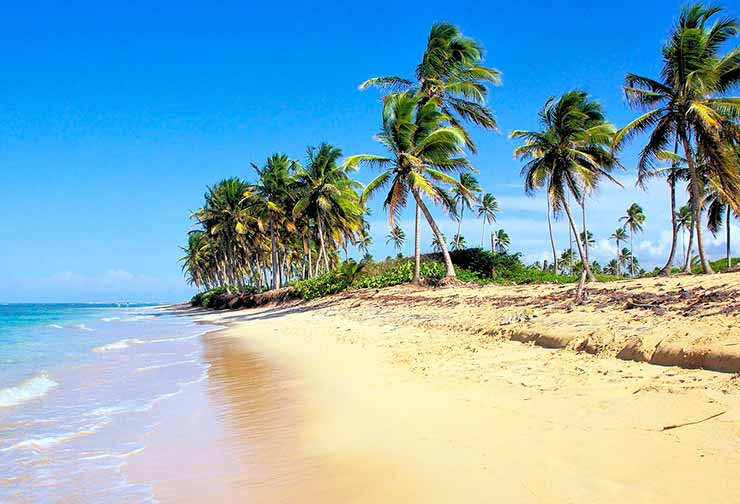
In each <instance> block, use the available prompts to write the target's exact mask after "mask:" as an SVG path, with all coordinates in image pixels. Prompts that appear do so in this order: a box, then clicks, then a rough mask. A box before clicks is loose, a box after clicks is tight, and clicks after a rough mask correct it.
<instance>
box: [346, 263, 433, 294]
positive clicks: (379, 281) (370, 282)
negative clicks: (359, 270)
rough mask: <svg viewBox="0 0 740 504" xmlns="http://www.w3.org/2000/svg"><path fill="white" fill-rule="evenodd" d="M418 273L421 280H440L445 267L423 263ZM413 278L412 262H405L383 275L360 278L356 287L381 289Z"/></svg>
mask: <svg viewBox="0 0 740 504" xmlns="http://www.w3.org/2000/svg"><path fill="white" fill-rule="evenodd" d="M420 273H421V276H422V278H442V277H443V276H444V275H445V267H444V264H440V263H438V262H425V263H422V264H421V269H420ZM413 278H414V262H413V261H406V262H403V263H402V264H400V265H399V266H396V267H395V268H393V269H390V270H386V271H384V272H383V273H379V274H377V275H371V276H365V277H363V278H360V279H359V280H358V281H357V283H356V286H357V287H360V288H365V289H382V288H383V287H391V286H393V285H400V284H403V283H408V282H410V281H411V280H413Z"/></svg>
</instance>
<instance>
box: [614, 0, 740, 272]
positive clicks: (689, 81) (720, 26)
mask: <svg viewBox="0 0 740 504" xmlns="http://www.w3.org/2000/svg"><path fill="white" fill-rule="evenodd" d="M721 10H722V9H721V8H718V7H705V6H703V5H701V4H698V3H695V4H690V5H688V6H686V7H684V8H683V9H682V10H681V14H680V17H679V20H678V23H677V24H676V26H675V27H674V29H673V31H672V33H671V35H670V38H669V40H668V42H667V43H666V45H665V46H664V47H663V68H662V70H661V80H660V81H657V80H653V79H650V78H647V77H642V76H638V75H633V74H627V76H626V77H625V85H624V92H625V96H626V98H627V101H628V102H629V103H630V104H631V105H632V106H634V107H635V108H639V109H642V110H645V111H646V112H645V113H644V114H643V115H641V116H640V117H638V118H637V119H635V120H633V121H632V122H631V123H629V124H628V125H627V126H625V127H624V128H622V130H620V132H619V133H618V134H617V136H616V137H615V144H616V145H619V144H620V143H621V142H622V141H624V140H625V139H627V138H630V137H632V136H633V135H635V134H637V133H641V132H646V131H650V136H649V139H648V142H647V144H646V146H645V147H644V148H643V149H642V152H641V153H640V156H639V161H638V170H640V171H645V170H647V169H649V168H650V167H651V166H652V165H653V164H654V162H655V160H656V159H658V158H659V154H660V153H661V152H662V151H664V150H665V149H666V147H667V146H668V145H670V144H671V143H673V144H675V145H681V146H682V147H683V151H684V157H685V158H686V161H687V164H688V167H689V179H690V192H691V202H692V203H691V204H692V211H693V214H694V217H693V226H694V228H695V231H696V239H697V248H698V250H699V257H700V259H701V266H702V271H703V272H704V273H707V274H709V273H713V271H712V266H711V265H710V264H709V260H708V258H707V256H706V254H705V252H704V241H703V236H702V226H701V195H700V191H701V187H702V186H701V180H700V176H699V173H698V170H697V162H696V155H695V153H696V151H697V150H701V151H702V153H703V155H704V156H705V157H706V158H707V159H708V160H710V163H709V167H710V173H708V174H707V175H708V176H709V178H712V179H715V180H718V181H722V182H721V184H722V186H723V187H725V188H727V189H728V193H730V194H732V195H733V201H732V202H731V203H732V205H733V206H734V207H736V210H740V204H738V201H737V199H738V198H740V196H739V195H740V190H739V189H740V179H739V178H738V175H737V173H735V172H734V171H733V170H732V169H731V167H732V164H733V161H732V159H733V158H734V157H735V153H733V152H732V151H731V150H730V149H728V148H727V146H726V143H725V142H724V141H723V138H727V137H728V136H734V137H735V138H737V131H736V119H737V117H738V115H740V98H732V97H726V96H723V95H724V94H726V92H727V91H729V90H730V89H732V88H733V87H734V86H735V85H737V84H738V83H740V57H738V50H737V49H735V50H731V51H730V52H728V53H727V54H726V55H724V56H720V54H719V51H720V48H721V46H722V45H723V44H724V43H725V42H726V41H727V40H728V39H729V38H730V37H732V36H734V35H735V34H736V33H737V31H738V24H737V22H736V20H735V19H732V18H721V19H719V20H717V21H715V22H713V23H711V24H710V22H711V21H712V19H713V18H715V16H716V15H717V14H718V13H720V12H721ZM672 192H673V187H672ZM672 199H673V200H674V201H675V197H674V196H672ZM674 205H675V204H674ZM674 211H675V206H674V208H672V212H674ZM673 228H674V233H673V234H674V241H675V239H676V236H677V234H676V233H677V230H676V225H675V222H674V226H673ZM669 262H670V261H669Z"/></svg>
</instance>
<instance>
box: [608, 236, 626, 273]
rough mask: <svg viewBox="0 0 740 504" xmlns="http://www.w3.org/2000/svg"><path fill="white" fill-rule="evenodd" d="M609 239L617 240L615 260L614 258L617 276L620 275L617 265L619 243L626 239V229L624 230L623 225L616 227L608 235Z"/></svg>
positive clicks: (618, 262) (618, 261) (618, 263)
mask: <svg viewBox="0 0 740 504" xmlns="http://www.w3.org/2000/svg"><path fill="white" fill-rule="evenodd" d="M609 239H610V240H614V241H615V242H617V260H616V266H617V276H619V275H621V273H620V271H619V265H620V263H621V261H620V260H619V244H620V243H621V242H624V241H627V231H625V230H624V228H623V227H620V228H617V230H616V231H614V233H612V235H611V236H610V237H609Z"/></svg>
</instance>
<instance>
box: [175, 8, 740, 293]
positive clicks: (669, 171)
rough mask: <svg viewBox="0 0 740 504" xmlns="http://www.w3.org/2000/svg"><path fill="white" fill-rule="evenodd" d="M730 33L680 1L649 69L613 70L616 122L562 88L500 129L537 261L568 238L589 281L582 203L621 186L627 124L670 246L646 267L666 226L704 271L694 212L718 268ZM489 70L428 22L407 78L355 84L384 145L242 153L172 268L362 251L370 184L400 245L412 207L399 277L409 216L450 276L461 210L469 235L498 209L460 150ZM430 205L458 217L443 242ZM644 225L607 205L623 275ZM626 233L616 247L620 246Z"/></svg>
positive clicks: (472, 50)
mask: <svg viewBox="0 0 740 504" xmlns="http://www.w3.org/2000/svg"><path fill="white" fill-rule="evenodd" d="M737 32H738V22H737V20H736V19H734V18H731V17H728V16H724V15H723V14H722V9H721V8H719V7H706V6H704V5H702V4H691V5H688V6H686V7H684V8H683V9H682V10H681V12H680V15H679V17H678V19H677V21H676V22H675V23H674V25H673V27H672V29H671V32H670V35H669V37H668V39H667V42H666V43H665V45H664V46H663V48H662V52H661V55H662V68H661V71H660V74H659V75H658V76H657V77H655V78H649V77H644V76H639V75H635V74H627V75H626V77H625V80H624V84H623V92H624V96H625V98H626V101H627V103H628V104H629V106H630V107H632V108H634V109H635V110H637V111H639V112H640V115H639V116H638V117H636V118H635V119H634V120H632V121H631V122H630V123H629V124H627V125H626V126H624V127H622V128H617V127H615V126H614V125H613V124H612V123H610V122H609V121H608V120H607V119H606V116H605V113H604V110H603V108H602V107H601V105H600V104H599V103H598V101H596V100H595V99H593V98H592V97H591V96H589V95H588V94H587V93H586V92H584V91H582V90H580V89H574V90H571V91H568V92H566V93H564V94H563V95H561V96H557V97H550V98H549V99H548V100H546V102H545V104H544V105H543V107H542V108H541V110H540V112H539V115H538V119H539V125H540V127H539V128H538V129H535V130H515V131H513V132H512V133H511V134H510V136H511V138H513V139H515V140H517V141H518V142H519V145H518V146H517V147H516V148H515V150H514V156H515V158H517V159H519V160H521V162H522V163H523V164H522V169H521V175H522V178H523V180H524V190H525V192H526V193H527V194H530V195H532V194H535V193H536V192H538V191H544V193H545V196H546V198H545V199H546V205H547V207H546V212H547V229H548V235H549V240H550V243H551V249H552V264H551V265H550V266H549V267H550V268H552V269H553V270H554V271H555V272H556V273H558V272H559V271H562V270H564V269H565V265H566V263H568V262H569V263H570V267H569V270H570V272H571V273H573V271H574V268H575V265H574V261H575V258H574V255H575V254H574V252H573V250H574V247H573V244H575V250H577V253H578V259H579V263H578V266H579V267H580V268H582V269H583V271H584V272H585V273H586V275H587V277H588V278H589V280H594V279H595V275H594V271H593V269H594V268H595V267H596V266H597V265H596V263H594V262H591V261H590V260H589V248H590V247H592V246H593V243H594V242H593V235H592V234H591V233H590V231H588V229H587V209H588V206H589V203H590V202H591V200H592V199H593V198H594V195H595V193H596V190H597V189H598V187H599V186H600V185H601V184H604V183H610V184H616V185H618V186H619V185H621V184H620V182H619V181H618V179H617V178H616V177H615V173H616V172H617V171H621V170H624V169H625V167H624V166H623V165H622V163H621V162H620V158H619V155H620V152H621V150H622V148H623V147H624V146H625V145H626V144H627V143H628V142H631V141H635V140H636V139H638V138H645V139H646V142H645V145H644V146H642V148H641V150H640V153H639V156H638V160H637V184H638V185H639V186H641V187H645V185H646V184H647V182H648V181H649V180H651V179H654V178H658V177H659V178H664V179H665V180H666V182H667V185H668V198H669V199H670V206H671V229H672V244H671V250H670V254H669V257H668V258H667V260H666V263H665V266H664V267H663V268H661V270H660V274H663V275H668V274H671V273H672V272H673V270H674V263H675V261H676V256H677V254H678V250H679V245H678V241H679V240H678V238H679V234H681V237H682V245H681V248H683V253H682V257H681V261H682V262H683V269H687V268H690V267H691V263H692V250H693V249H694V248H695V249H696V251H697V252H698V258H699V263H700V265H701V269H702V271H703V272H704V273H707V274H711V273H712V272H713V270H712V266H711V264H710V263H709V260H708V257H707V254H706V246H705V242H706V239H705V236H704V233H703V218H704V217H705V216H706V218H707V227H708V229H709V230H710V231H711V232H712V233H718V232H719V231H720V229H721V228H722V227H723V226H724V228H725V239H726V244H727V260H728V266H729V261H730V225H731V220H732V218H733V217H737V216H738V215H740V162H739V159H740V124H739V122H738V120H739V119H740V97H733V96H729V95H730V94H731V92H732V91H733V90H734V89H735V88H736V87H737V86H738V84H740V48H738V47H734V48H731V49H729V50H726V51H723V48H724V47H725V46H726V45H728V43H729V41H730V40H731V39H732V38H733V37H734V36H735V35H736V34H737ZM500 81H501V79H500V72H499V71H498V70H496V69H494V68H492V67H490V66H486V64H485V59H484V51H483V48H482V46H481V44H480V43H479V42H478V41H476V40H475V39H472V38H470V37H466V36H464V35H463V34H462V33H461V32H460V30H459V29H458V28H457V27H456V26H455V25H452V24H449V23H437V24H435V25H433V26H432V29H431V31H430V34H429V37H428V39H427V44H426V48H425V51H424V53H423V55H422V58H421V61H420V62H419V64H418V66H417V67H416V69H415V72H414V73H413V77H411V78H406V77H399V76H385V77H374V78H371V79H368V80H367V81H366V82H364V83H362V84H361V85H360V89H361V90H364V89H367V88H370V87H374V88H378V89H380V90H381V92H382V111H381V127H380V130H379V131H378V133H377V134H376V135H374V137H373V138H374V140H375V141H376V142H377V143H378V144H379V145H380V146H381V147H382V148H383V149H384V150H385V151H386V153H385V154H381V155H377V154H355V155H350V156H347V157H343V154H342V152H341V150H340V149H339V148H337V147H335V146H333V145H330V144H326V143H323V144H321V145H319V146H317V147H311V148H309V149H308V150H307V153H306V156H305V159H304V160H301V161H299V160H295V159H290V158H289V157H288V156H286V155H285V154H280V153H276V154H274V155H272V156H271V157H270V158H268V159H267V160H266V162H265V163H264V164H263V165H262V166H258V165H254V164H253V168H254V171H255V182H247V181H245V180H241V179H239V178H231V179H228V180H224V181H221V182H219V183H218V184H216V185H215V186H213V187H210V188H208V191H207V192H206V194H205V201H204V204H203V206H202V207H201V208H200V209H199V210H197V211H196V212H194V213H193V218H194V219H195V220H196V223H197V224H196V227H195V229H194V230H193V231H191V232H190V233H189V237H188V244H187V247H185V248H184V250H185V256H184V257H183V258H182V264H183V270H184V272H185V274H186V277H187V279H188V280H189V281H190V282H192V283H193V284H194V285H196V286H197V287H198V288H201V287H205V288H212V287H215V286H228V287H233V288H241V289H244V288H254V289H258V290H261V289H264V288H268V287H269V288H272V289H277V288H280V287H281V286H282V285H285V284H287V283H290V282H292V281H295V280H299V279H305V278H310V277H313V276H316V275H318V274H322V273H326V272H329V271H330V270H331V269H333V268H335V267H336V266H337V265H338V264H339V263H340V262H341V257H342V256H344V258H345V259H346V258H347V257H348V247H350V246H355V247H357V248H358V249H359V250H360V251H362V252H364V253H365V254H368V251H369V249H370V247H371V245H372V237H371V234H370V229H369V225H368V220H367V216H368V213H369V212H368V209H367V203H368V201H369V200H371V199H373V198H376V197H382V199H383V208H384V210H385V211H386V213H387V220H388V226H389V230H390V231H389V234H388V236H387V240H388V242H389V243H394V244H395V246H397V247H398V248H399V249H400V246H402V244H403V242H404V240H405V231H404V230H403V229H401V228H400V227H399V226H398V218H399V215H400V214H401V212H402V211H403V210H404V209H405V208H406V207H407V206H409V205H412V206H413V208H414V210H415V212H414V231H413V236H414V256H415V261H414V262H415V265H414V266H415V267H414V277H413V281H414V282H420V281H421V278H420V256H421V243H420V228H421V225H422V222H425V223H426V225H427V226H428V227H429V229H430V230H431V231H432V234H433V244H432V245H433V248H435V249H436V250H438V251H439V252H440V253H441V256H442V258H443V262H444V265H445V271H446V279H448V280H451V279H454V278H455V268H454V266H453V264H452V261H451V259H450V254H449V250H450V248H452V249H460V248H464V247H465V246H466V245H467V244H466V243H465V239H464V237H463V236H462V235H461V223H462V220H463V219H464V218H465V215H466V211H467V215H470V214H473V213H474V214H476V215H477V217H478V218H480V219H482V220H483V223H482V224H483V230H482V236H481V246H483V242H484V241H485V237H486V224H488V225H489V226H492V225H493V224H494V223H495V221H496V214H497V213H498V211H499V208H498V203H497V201H496V198H495V197H494V196H493V195H492V194H490V193H487V192H485V191H484V190H483V189H482V188H481V186H480V184H479V182H478V179H477V177H476V176H475V174H476V173H477V170H476V169H475V167H474V166H473V165H472V163H471V161H470V155H471V154H475V153H476V152H477V146H476V144H475V142H474V141H473V139H472V137H471V135H470V131H469V129H470V128H471V127H478V128H482V129H484V130H490V131H495V130H497V128H498V124H497V121H496V118H495V116H494V114H493V112H492V111H491V109H490V107H489V106H488V105H487V98H488V92H489V87H490V86H493V85H498V84H500ZM360 168H370V169H373V170H376V171H377V172H378V174H377V176H376V177H375V178H374V179H373V180H372V181H370V182H369V183H368V184H367V185H365V186H363V185H362V184H361V183H359V182H358V181H357V180H355V179H354V178H353V177H352V175H353V173H354V171H356V170H357V169H360ZM681 187H684V188H685V190H684V191H680V190H679V189H680V188H681ZM682 196H683V197H682ZM684 198H685V199H684ZM682 200H683V201H685V205H682V204H680V203H679V201H682ZM679 205H680V206H679ZM431 206H437V207H439V208H441V209H442V210H443V211H444V212H445V213H446V214H447V215H449V216H451V217H452V218H454V219H456V220H457V223H458V227H457V233H456V234H455V236H454V237H453V239H452V241H451V242H450V244H449V245H448V243H447V242H446V240H445V237H444V236H443V234H442V232H441V230H440V227H439V224H438V222H437V220H436V219H435V218H434V216H433V215H432V211H431V209H430V207H431ZM577 212H580V215H577ZM561 217H562V218H564V219H565V220H566V221H567V225H568V229H569V236H570V241H571V246H570V248H569V249H568V250H566V253H568V257H564V256H558V253H557V246H556V243H555V239H554V234H553V224H552V220H553V219H558V218H561ZM579 217H580V219H579ZM579 220H580V222H578V221H579ZM644 223H645V215H644V212H643V210H642V209H641V208H640V207H639V205H637V204H633V205H631V206H630V207H629V209H628V210H627V212H626V214H625V216H624V217H622V218H621V219H620V224H621V225H620V226H619V227H618V228H617V230H616V231H615V232H614V234H612V235H611V237H610V239H611V240H614V241H615V242H616V247H617V251H618V252H617V257H616V258H615V259H614V260H613V261H612V262H611V263H610V264H609V266H608V268H610V270H611V271H613V272H614V273H615V274H617V275H621V274H622V273H623V272H628V273H629V274H630V275H632V276H635V275H636V274H637V269H636V268H637V267H638V262H637V260H636V258H635V256H634V253H633V252H634V251H633V240H634V235H635V234H636V233H638V232H640V231H641V230H642V226H643V225H644ZM491 231H493V230H492V227H491ZM687 232H688V234H689V239H688V247H686V240H685V234H686V233H687ZM628 242H629V248H627V247H622V248H621V249H620V246H621V245H622V244H625V245H626V244H627V243H628ZM399 244H400V245H399ZM508 245H509V238H508V235H506V233H505V231H503V230H501V229H499V230H498V231H496V232H491V248H492V249H493V251H495V252H496V251H498V252H500V251H503V250H505V249H506V247H508ZM564 254H565V253H564ZM543 267H545V268H546V267H547V265H543Z"/></svg>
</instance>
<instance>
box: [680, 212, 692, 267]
mask: <svg viewBox="0 0 740 504" xmlns="http://www.w3.org/2000/svg"><path fill="white" fill-rule="evenodd" d="M693 218H694V217H693V213H692V211H691V208H690V207H689V206H688V205H684V206H682V207H681V208H680V209H679V211H678V212H677V215H676V224H677V226H678V230H679V231H681V248H683V264H684V267H685V265H686V264H687V263H688V260H687V259H686V258H687V257H688V255H687V254H690V252H687V251H686V230H687V229H688V230H689V231H690V234H691V239H689V250H691V247H692V241H693V236H694V227H693V225H692V220H693Z"/></svg>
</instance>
